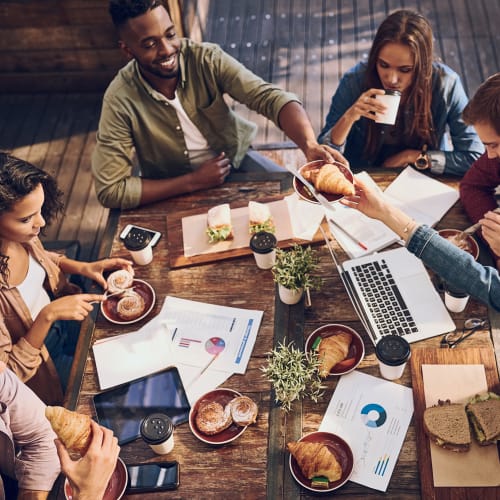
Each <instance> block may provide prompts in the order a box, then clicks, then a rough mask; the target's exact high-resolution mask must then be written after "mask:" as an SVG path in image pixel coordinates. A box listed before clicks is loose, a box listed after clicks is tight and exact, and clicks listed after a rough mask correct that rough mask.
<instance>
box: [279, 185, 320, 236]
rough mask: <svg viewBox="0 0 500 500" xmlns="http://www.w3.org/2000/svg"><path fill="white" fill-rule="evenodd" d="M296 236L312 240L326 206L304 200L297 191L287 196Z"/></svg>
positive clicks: (286, 199)
mask: <svg viewBox="0 0 500 500" xmlns="http://www.w3.org/2000/svg"><path fill="white" fill-rule="evenodd" d="M285 201H286V203H287V205H288V212H289V214H290V221H291V223H292V230H293V235H294V237H295V238H300V239H302V240H308V241H311V240H312V239H313V237H314V235H315V234H316V231H317V230H318V227H319V225H320V224H321V221H322V220H323V217H324V216H325V211H324V208H323V207H322V206H321V205H318V204H316V203H310V202H308V201H305V200H302V199H301V198H299V196H298V195H297V194H296V193H292V194H291V195H289V196H286V197H285Z"/></svg>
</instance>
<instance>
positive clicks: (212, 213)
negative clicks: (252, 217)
mask: <svg viewBox="0 0 500 500" xmlns="http://www.w3.org/2000/svg"><path fill="white" fill-rule="evenodd" d="M207 235H208V241H209V243H217V242H218V241H227V240H232V239H233V238H234V236H233V225H232V222H231V209H230V207H229V203H223V204H222V205H217V206H215V207H212V208H211V209H210V210H209V211H208V213H207Z"/></svg>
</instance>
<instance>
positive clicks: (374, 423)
mask: <svg viewBox="0 0 500 500" xmlns="http://www.w3.org/2000/svg"><path fill="white" fill-rule="evenodd" d="M361 419H362V420H363V422H364V424H365V425H366V426H367V427H381V426H382V425H384V423H385V421H386V420H387V412H386V411H385V409H384V408H383V407H382V406H380V405H379V404H377V403H369V404H367V405H365V406H363V408H361Z"/></svg>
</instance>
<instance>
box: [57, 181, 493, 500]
mask: <svg viewBox="0 0 500 500" xmlns="http://www.w3.org/2000/svg"><path fill="white" fill-rule="evenodd" d="M397 173H398V172H397V171H394V172H393V171H386V172H384V173H374V174H373V177H374V179H375V180H376V181H377V182H378V183H379V184H380V185H381V186H382V187H385V186H386V185H387V184H389V183H390V182H391V181H392V180H393V179H394V177H395V176H396V174H397ZM254 179H255V178H254ZM447 182H449V184H450V185H453V186H454V187H457V181H456V180H448V181H447ZM242 187H244V188H245V190H241V188H242ZM249 189H250V191H249ZM252 189H253V190H252ZM289 192H291V182H290V177H289V176H288V175H285V174H284V175H283V176H282V175H281V174H278V175H276V176H275V179H274V180H267V181H259V180H252V178H251V177H250V180H248V179H247V178H245V177H240V178H239V179H238V176H236V178H235V182H230V183H226V184H225V185H223V186H221V187H219V188H216V189H212V190H208V191H204V192H198V193H193V194H190V195H185V196H180V197H177V198H174V199H171V200H168V201H165V202H162V203H157V204H155V205H151V206H147V207H143V208H141V209H137V210H130V211H124V212H121V213H120V212H113V213H112V214H111V217H110V221H109V224H108V231H107V238H106V239H105V240H104V241H103V242H102V246H101V253H100V256H101V257H105V256H108V255H113V256H127V251H126V249H125V248H124V246H123V244H122V243H121V242H120V241H119V239H118V235H119V233H120V231H121V230H122V229H123V228H124V227H125V225H126V224H130V223H133V224H137V225H139V226H143V227H147V228H151V229H155V230H157V231H160V232H161V233H162V235H163V236H162V238H161V239H160V241H159V243H158V245H157V246H156V247H155V249H154V260H153V262H152V263H151V264H149V265H147V266H144V267H139V266H137V267H136V268H135V270H136V277H138V278H140V279H144V280H146V281H147V282H149V283H150V284H151V285H152V286H153V288H154V289H155V291H156V294H157V302H156V305H155V307H154V310H153V311H152V313H151V314H150V315H149V317H148V318H147V319H145V320H142V321H141V322H139V323H136V324H133V325H125V326H119V325H114V324H111V323H109V322H108V321H106V319H104V318H103V317H102V315H100V313H98V314H95V315H94V317H93V318H89V320H88V321H86V322H85V323H84V324H83V326H82V332H81V335H80V340H79V345H78V351H77V355H76V358H75V364H74V367H73V371H72V377H71V381H70V390H69V391H68V394H67V399H66V406H67V407H69V408H72V409H77V410H78V411H80V412H84V413H87V414H89V415H92V416H94V409H93V405H92V400H91V398H92V395H93V394H95V393H96V392H98V391H99V386H98V382H97V377H96V371H95V363H94V360H93V355H92V352H91V349H90V347H91V345H92V343H93V342H94V341H96V340H98V339H102V338H105V337H110V336H114V335H117V334H120V333H121V332H123V333H125V332H129V331H134V330H137V329H138V328H140V327H141V326H142V325H143V324H145V323H146V322H147V321H148V319H151V318H152V317H153V316H154V315H155V314H157V313H158V312H159V311H160V309H161V306H162V304H163V299H164V298H165V296H167V295H171V296H175V297H179V298H184V299H190V300H195V301H201V302H209V303H214V304H218V305H223V306H232V307H238V308H247V309H257V310H262V311H264V315H263V320H262V323H261V327H260V330H259V333H258V336H257V341H256V343H255V347H254V350H253V353H252V356H251V359H250V362H249V365H248V369H247V371H246V373H245V374H244V375H233V376H231V377H230V378H229V379H228V380H227V381H226V383H224V384H223V387H228V388H232V389H235V390H237V391H239V392H241V393H243V394H245V395H248V396H250V397H251V398H253V399H254V400H255V401H256V402H257V403H258V405H259V415H258V420H257V423H256V424H254V425H251V426H249V427H248V428H247V430H246V431H245V432H244V433H243V435H242V436H241V437H239V438H238V439H237V440H236V441H233V442H232V443H230V444H227V445H223V446H220V447H213V446H210V445H208V444H204V443H202V442H201V441H199V440H198V439H197V438H196V437H195V436H194V435H193V434H192V433H191V432H190V430H189V426H188V424H187V423H186V424H181V425H180V426H178V427H177V428H176V430H175V440H176V445H175V449H174V451H173V452H172V453H171V454H169V455H168V456H167V457H166V458H167V459H168V460H177V461H178V462H179V463H180V470H181V476H180V477H181V484H180V486H179V489H178V490H176V491H171V492H164V493H155V494H142V495H136V496H129V497H127V498H139V497H140V498H185V499H188V498H194V499H197V498H224V499H225V498H245V499H246V498H269V499H278V498H283V499H287V500H288V499H293V498H307V497H309V496H310V495H309V494H308V492H307V490H304V489H303V488H301V487H300V486H299V485H298V484H297V483H296V482H295V481H294V479H293V477H292V475H291V474H290V470H289V467H288V453H287V452H286V451H285V449H286V443H287V442H288V441H291V440H297V439H298V438H300V437H301V436H302V435H303V434H306V433H309V432H312V431H316V430H318V427H319V425H320V423H321V420H322V418H323V415H324V413H325V411H326V408H327V406H328V403H329V401H330V399H331V397H332V394H333V391H334V390H335V387H336V384H337V382H338V378H337V377H330V378H328V379H327V381H326V386H327V387H326V391H325V394H324V396H323V397H322V399H321V400H320V401H319V402H318V403H313V402H311V401H310V400H305V401H303V402H302V403H297V404H296V405H295V406H294V407H293V409H292V411H291V412H290V413H288V414H285V413H284V412H283V411H282V410H281V409H280V408H279V407H278V406H276V404H275V403H274V398H273V394H272V392H271V386H270V384H269V383H268V382H267V381H266V380H265V379H264V377H263V376H262V373H261V370H260V369H261V367H262V366H264V364H265V362H266V354H267V353H268V352H269V351H270V350H271V349H272V347H273V346H274V345H276V344H277V343H278V342H280V341H283V340H284V341H285V342H290V341H294V342H295V344H296V345H297V346H299V347H303V345H304V341H305V339H306V338H307V336H308V335H309V334H310V333H311V332H312V331H313V330H314V329H316V328H318V327H319V326H321V325H324V324H327V323H333V322H334V323H342V324H345V325H348V326H350V327H352V328H354V329H355V330H356V331H358V332H359V333H360V334H361V335H362V337H363V340H364V343H365V349H366V356H365V358H364V360H363V361H362V363H361V365H360V366H359V368H358V369H359V370H360V371H362V372H365V373H368V374H371V375H375V376H380V374H379V370H378V366H377V362H376V359H375V354H374V346H373V344H372V342H371V341H370V339H369V337H368V334H367V333H366V332H365V330H364V328H363V326H362V324H361V322H360V321H359V318H358V316H357V315H356V313H355V311H354V309H353V307H352V305H351V303H350V301H349V298H348V296H347V294H346V292H345V290H344V288H343V285H342V283H341V281H340V277H339V275H338V273H337V271H336V269H335V267H334V266H333V264H332V261H331V258H330V255H329V253H328V250H327V248H326V246H325V245H324V244H321V243H318V244H315V248H316V249H317V250H318V254H319V256H320V270H321V273H322V275H323V277H324V280H325V283H324V286H323V287H322V289H321V291H319V292H317V291H316V292H313V293H312V307H311V308H309V309H305V308H304V304H303V302H301V303H299V304H298V305H296V306H285V305H283V304H281V303H280V301H279V299H277V298H276V297H277V294H276V293H275V292H276V290H275V284H274V283H273V280H272V275H271V272H270V271H268V270H261V269H258V268H257V266H256V265H255V261H254V258H253V256H252V255H248V256H241V257H237V258H234V259H226V260H221V261H218V262H214V263H207V264H201V265H196V266H191V267H183V268H177V269H169V258H168V241H169V234H168V228H167V226H166V220H167V218H166V214H168V213H172V212H173V211H184V210H190V209H193V208H202V209H206V210H208V208H210V207H211V206H214V205H216V204H219V203H222V202H228V203H232V202H241V201H244V200H250V199H253V200H259V199H266V198H269V197H273V196H277V195H279V194H280V193H281V194H288V193H289ZM467 225H468V222H467V219H466V217H465V214H464V212H463V210H462V208H461V206H460V204H459V203H457V204H456V205H455V206H454V207H453V208H452V210H451V211H450V212H449V213H448V214H447V215H446V216H445V217H444V219H443V220H442V221H441V222H440V224H439V225H438V228H445V227H450V228H465V227H467ZM334 245H336V243H335V242H334ZM336 249H337V250H338V252H339V254H340V255H341V256H343V257H344V258H346V256H345V254H343V252H342V251H341V249H340V248H339V247H338V245H336ZM470 316H478V317H486V316H488V311H487V308H486V306H484V305H483V304H480V303H478V302H476V301H474V300H472V299H471V300H469V303H468V305H467V307H466V309H465V311H464V312H463V313H459V314H453V317H454V319H455V321H456V324H457V327H461V326H462V323H463V320H464V319H465V318H466V317H470ZM490 323H491V324H492V325H493V327H494V328H495V327H496V326H497V324H498V321H497V319H496V317H495V315H492V316H490ZM491 335H492V332H491V331H490V329H485V330H482V331H479V332H477V333H476V334H474V336H472V337H471V338H470V339H467V341H465V342H463V343H462V344H461V345H460V346H458V347H457V349H467V348H469V347H485V348H487V349H489V350H491V351H493V346H492V341H491ZM440 338H441V337H440V336H439V337H436V338H433V339H430V340H427V341H422V342H419V343H417V344H412V349H419V348H423V347H426V348H435V347H436V348H437V347H439V342H440ZM495 371H496V370H495ZM495 375H497V374H495ZM398 383H400V384H403V385H405V386H411V370H410V367H409V366H407V367H406V369H405V372H404V375H403V377H402V378H401V379H400V380H398ZM497 389H499V388H498V387H497ZM414 420H415V416H414V418H413V419H412V422H411V425H410V428H409V430H408V433H407V435H406V439H405V441H404V445H403V448H402V450H401V453H400V456H399V460H398V462H397V465H396V467H395V470H394V473H393V476H392V478H391V481H390V483H389V488H388V490H387V493H385V494H384V493H382V492H378V491H375V490H371V489H369V488H366V487H364V486H360V485H358V484H355V483H353V482H348V483H347V484H346V485H344V486H343V487H342V488H340V489H339V490H337V491H336V492H335V494H336V495H342V496H345V497H347V498H359V499H361V498H367V497H369V498H397V499H410V498H412V499H413V498H424V495H423V493H422V489H421V484H420V475H419V467H418V464H417V456H418V450H417V447H416V428H415V421H414ZM120 456H121V458H122V459H123V460H124V461H125V462H126V463H127V462H146V461H158V460H161V458H162V457H159V456H157V455H155V454H154V453H153V452H152V451H151V450H150V448H149V447H148V446H147V445H146V444H144V443H143V442H142V441H141V440H140V439H139V440H136V441H134V442H133V443H129V444H126V445H124V446H123V447H122V449H121V453H120ZM431 490H433V489H432V488H431ZM490 490H492V489H490ZM497 493H498V492H497ZM463 494H464V496H461V497H457V496H455V497H454V498H467V495H466V493H463ZM483 496H484V495H483ZM311 498H312V495H311ZM471 498H472V497H471ZM476 498H477V497H476ZM426 500H427V498H426Z"/></svg>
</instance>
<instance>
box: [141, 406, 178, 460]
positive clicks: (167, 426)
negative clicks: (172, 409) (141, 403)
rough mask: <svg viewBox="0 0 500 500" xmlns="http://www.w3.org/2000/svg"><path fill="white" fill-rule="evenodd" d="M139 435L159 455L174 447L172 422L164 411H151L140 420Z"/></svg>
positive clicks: (168, 451)
mask: <svg viewBox="0 0 500 500" xmlns="http://www.w3.org/2000/svg"><path fill="white" fill-rule="evenodd" d="M141 437H142V439H143V440H144V442H145V443H147V444H149V446H150V447H151V449H152V450H153V451H154V452H155V453H158V454H159V455H164V454H166V453H170V452H171V451H172V449H173V448H174V424H173V423H172V420H171V419H170V417H169V416H168V415H165V414H164V413H152V414H151V415H148V416H147V417H146V418H145V419H144V420H143V421H142V422H141Z"/></svg>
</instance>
